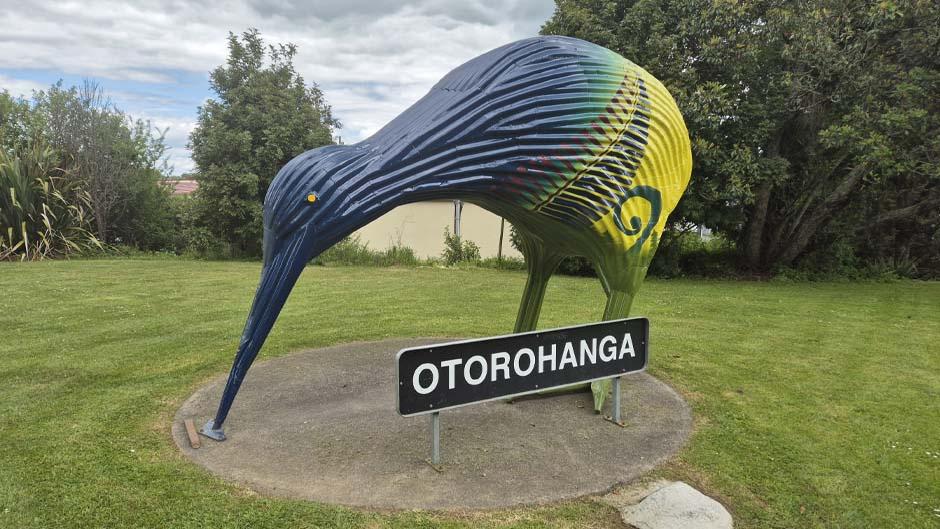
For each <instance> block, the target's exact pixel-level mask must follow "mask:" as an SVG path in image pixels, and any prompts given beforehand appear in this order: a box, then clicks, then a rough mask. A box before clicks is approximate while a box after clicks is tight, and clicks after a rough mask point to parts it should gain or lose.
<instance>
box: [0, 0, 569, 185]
mask: <svg viewBox="0 0 940 529" xmlns="http://www.w3.org/2000/svg"><path fill="white" fill-rule="evenodd" d="M0 7H2V9H0V28H3V29H2V31H0V90H2V89H6V90H8V91H9V92H11V93H13V94H19V95H26V96H28V95H29V94H30V93H31V91H32V90H35V89H42V88H45V87H47V86H48V85H50V84H51V83H54V82H55V81H57V80H58V79H63V80H64V82H65V83H66V85H72V84H80V83H81V81H82V79H84V78H92V79H95V80H97V81H98V82H99V83H100V84H101V85H102V86H103V87H104V88H105V90H106V91H107V92H108V93H109V94H110V96H111V99H112V100H113V101H114V102H115V104H116V105H117V106H118V107H119V108H121V109H123V110H125V111H127V112H128V113H130V114H131V115H132V116H133V117H135V118H136V117H141V118H145V119H150V120H151V121H152V122H153V123H154V124H155V125H157V126H158V127H160V128H161V129H162V128H164V127H169V132H168V133H167V140H168V141H167V143H168V144H169V145H170V147H171V150H170V163H171V164H172V165H173V166H174V168H175V172H176V173H177V174H181V173H184V172H186V171H188V170H190V169H192V161H191V160H190V158H189V153H188V151H187V150H186V147H185V145H186V141H187V136H188V134H189V132H190V131H191V130H192V128H193V126H194V124H195V120H196V107H197V106H199V105H200V104H201V103H202V102H203V101H204V100H205V99H206V98H209V97H212V96H213V94H212V93H211V92H210V91H209V86H208V72H209V70H211V69H212V68H214V67H216V66H217V65H219V64H220V63H221V62H223V61H224V60H225V57H226V36H227V34H228V32H229V31H233V32H236V33H240V32H242V31H244V30H245V29H247V28H248V27H256V28H258V29H259V30H260V31H261V34H262V36H263V37H264V38H265V40H266V41H268V42H272V43H273V42H293V43H295V44H297V45H298V46H299V52H298V56H297V58H296V60H295V62H296V66H297V68H298V70H299V71H300V73H301V74H302V75H303V76H304V78H305V79H306V80H307V81H308V82H310V81H315V82H317V83H318V84H319V85H320V87H321V89H323V91H324V93H325V94H326V98H327V101H328V102H329V103H330V105H332V107H333V111H334V115H335V116H336V117H338V118H339V119H340V121H342V123H343V127H342V129H341V130H340V131H339V135H340V136H341V137H342V139H343V141H344V142H345V143H354V142H356V141H359V140H361V139H363V138H365V137H367V136H369V135H370V134H371V133H373V132H375V131H376V130H378V129H379V128H380V127H381V126H382V125H383V124H385V123H386V122H387V121H389V120H390V119H392V118H393V117H395V116H396V115H397V114H398V113H399V112H401V111H402V110H404V109H405V108H407V107H408V105H410V104H411V103H413V102H414V101H416V100H417V99H418V98H420V97H421V96H422V95H424V94H425V93H426V92H427V90H428V89H429V88H430V87H431V85H432V84H434V82H436V81H437V80H438V79H439V78H440V77H441V76H443V75H444V74H445V73H447V72H448V71H449V70H451V69H452V68H454V67H456V66H458V65H459V64H461V63H462V62H464V61H466V60H467V59H470V58H472V57H474V56H476V55H478V54H480V53H482V52H484V51H487V50H489V49H492V48H495V47H497V46H500V45H502V44H505V43H507V42H511V41H513V40H517V39H520V38H525V37H529V36H532V35H535V34H537V33H538V30H539V27H540V26H541V24H542V23H543V22H544V21H545V20H546V19H547V18H548V17H549V16H550V15H551V13H552V11H553V9H554V3H553V2H552V0H508V1H503V0H418V1H414V2H395V1H390V0H341V1H335V0H334V1H330V0H233V1H217V0H207V1H188V2H183V1H165V2H159V1H139V0H121V1H113V2H112V1H97V0H87V1H67V0H65V1H63V0H31V1H28V2H24V1H22V0H0Z"/></svg>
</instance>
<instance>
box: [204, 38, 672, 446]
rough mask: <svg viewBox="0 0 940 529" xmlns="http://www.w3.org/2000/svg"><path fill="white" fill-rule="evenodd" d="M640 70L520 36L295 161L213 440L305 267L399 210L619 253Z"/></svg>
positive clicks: (566, 43) (269, 211)
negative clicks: (361, 134)
mask: <svg viewBox="0 0 940 529" xmlns="http://www.w3.org/2000/svg"><path fill="white" fill-rule="evenodd" d="M625 65H626V66H625ZM630 67H634V68H636V67H635V66H634V65H632V63H629V62H628V61H626V60H625V59H622V58H621V57H619V56H618V55H616V54H614V53H613V52H611V51H609V50H607V49H605V48H602V47H599V46H596V45H594V44H591V43H588V42H584V41H581V40H577V39H571V38H565V37H539V38H532V39H526V40H522V41H519V42H515V43H512V44H509V45H506V46H503V47H501V48H498V49H495V50H493V51H491V52H488V53H486V54H484V55H481V56H479V57H477V58H475V59H473V60H471V61H469V62H467V63H466V64H464V65H462V66H460V67H458V68H457V69H455V70H453V71H452V72H451V73H449V74H448V75H447V76H445V77H444V78H443V79H442V80H441V81H440V82H439V83H437V84H436V85H435V86H434V87H433V88H432V89H431V91H430V92H429V93H428V94H427V95H426V96H425V97H423V98H422V99H420V100H419V101H418V102H416V103H415V104H414V105H413V106H411V107H410V108H408V109H407V110H406V111H404V112H403V113H402V114H401V115H399V116H398V117H397V118H395V119H394V120H392V121H391V122H390V123H388V124H387V125H386V126H385V127H383V128H382V129H381V130H380V131H378V132H377V133H376V134H375V135H373V136H372V137H370V138H368V139H366V140H364V141H362V142H360V143H357V144H354V145H349V146H329V147H324V148H320V149H315V150H311V151H308V152H306V153H304V154H301V155H300V156H298V157H296V158H295V159H293V160H292V161H290V162H289V163H288V164H287V165H285V166H284V167H283V168H282V169H281V171H280V172H279V173H278V175H277V177H276V178H275V179H274V181H273V182H272V184H271V186H270V189H269V190H268V193H267V196H266V198H265V203H264V267H263V270H262V274H261V281H260V284H259V286H258V290H257V292H256V295H255V300H254V303H253V305H252V308H251V312H250V314H249V316H248V320H247V322H246V325H245V329H244V332H243V335H242V339H241V342H240V344H239V348H238V352H237V354H236V358H235V361H234V365H233V366H232V370H231V373H230V375H229V379H228V383H227V384H226V387H225V390H224V393H223V395H222V399H221V403H220V405H219V409H218V412H217V414H216V416H215V418H214V420H213V421H210V424H207V425H206V428H204V430H203V432H204V433H206V434H207V435H210V436H214V437H216V438H224V434H222V430H221V429H222V424H223V423H224V421H225V419H226V417H227V415H228V412H229V409H230V407H231V405H232V402H233V401H234V399H235V395H236V394H237V392H238V389H239V387H240V385H241V383H242V380H243V379H244V377H245V374H246V372H247V371H248V368H249V367H250V366H251V363H252V362H253V361H254V359H255V357H256V355H257V353H258V351H259V349H260V348H261V346H262V344H263V343H264V340H265V338H266V337H267V335H268V333H269V331H270V329H271V327H272V326H273V324H274V322H275V320H276V319H277V316H278V314H279V313H280V310H281V307H282V306H283V304H284V302H285V300H286V299H287V296H288V294H289V293H290V291H291V289H292V287H293V285H294V283H295V281H296V280H297V278H298V276H299V275H300V272H301V271H302V269H303V267H304V266H305V265H306V264H307V262H308V261H310V260H311V259H312V258H314V257H316V256H317V255H319V254H320V253H322V252H323V251H324V250H326V249H327V248H329V247H330V246H332V245H333V244H335V243H336V242H338V241H339V240H341V239H342V238H343V237H345V236H347V235H349V234H351V233H352V232H354V231H355V230H356V229H358V228H360V227H362V226H364V225H365V224H367V223H369V222H370V221H372V220H374V219H376V218H378V217H379V216H381V215H382V214H384V213H386V212H388V211H390V210H391V209H393V208H395V207H397V206H400V205H403V204H406V203H410V202H416V201H421V200H428V199H442V198H444V199H463V200H465V201H468V202H472V203H476V204H478V205H480V206H482V207H484V208H486V209H488V210H490V211H493V212H494V213H496V214H499V215H501V216H503V217H505V218H507V219H508V220H509V221H510V222H512V223H513V224H515V225H516V226H517V228H518V229H520V230H522V231H523V232H524V233H525V234H526V235H527V237H528V240H530V241H532V242H533V244H541V243H547V242H551V246H552V253H553V254H559V255H560V254H580V255H588V256H589V257H592V258H600V257H601V254H603V253H604V252H609V248H610V247H611V245H610V244H607V243H605V242H604V241H603V240H602V238H598V236H597V235H596V233H595V231H596V229H597V228H596V223H597V222H598V219H600V218H602V217H603V216H604V215H605V214H607V212H608V211H609V210H610V209H611V208H618V207H623V204H624V202H625V201H627V200H630V199H631V198H633V197H635V196H638V194H642V192H641V191H638V188H637V187H632V188H631V185H632V178H633V177H634V174H633V171H636V169H637V167H638V166H639V163H640V159H641V158H642V157H643V156H644V146H645V145H646V143H647V135H648V134H649V133H648V124H649V115H648V112H649V106H650V103H649V102H648V100H647V99H644V97H645V90H646V88H645V85H644V79H643V78H640V77H637V79H635V80H634V81H635V82H634V81H631V82H632V84H631V85H630V88H629V90H627V91H626V92H624V88H623V87H624V86H626V85H625V83H626V81H625V75H627V74H629V72H627V74H625V69H629V68H630ZM644 73H645V72H644ZM645 75H648V74H645ZM626 79H633V78H631V77H629V76H628V77H627V78H626ZM618 87H619V88H618ZM618 89H619V90H620V91H618ZM627 92H629V94H628V95H630V96H631V97H633V98H634V99H633V100H631V102H630V104H631V105H632V107H631V108H630V113H629V114H628V115H629V119H630V120H632V121H629V122H627V121H623V120H621V121H623V124H622V127H621V129H622V130H621V131H620V132H619V133H618V135H617V137H616V140H611V141H610V143H611V144H612V145H614V147H615V148H613V149H612V148H608V147H606V146H605V144H604V143H603V142H604V141H607V139H606V138H607V136H601V135H600V133H595V132H594V129H599V128H600V127H598V124H600V125H601V126H606V125H605V124H607V125H609V124H610V122H609V119H608V118H605V115H609V114H610V112H612V110H611V104H612V103H611V98H612V97H617V94H621V95H623V94H626V93H627ZM611 94H614V95H611ZM624 97H626V96H624ZM623 115H627V114H623ZM615 118H616V116H615ZM599 119H600V120H601V121H603V123H602V122H601V121H598V120H599ZM618 123H619V122H618ZM592 127H593V129H592ZM592 137H593V139H592ZM602 137H603V138H604V139H603V140H599V139H598V138H602ZM602 149H606V150H603V151H602ZM599 152H600V153H601V154H600V155H602V156H604V158H603V160H605V163H609V164H616V166H617V171H616V172H617V177H616V178H622V180H619V181H613V183H610V182H611V178H613V177H610V174H611V171H609V170H608V169H605V168H604V167H602V166H597V167H599V168H597V167H595V166H596V161H595V162H591V163H587V162H585V160H587V159H589V158H590V157H595V158H596V157H597V156H599V154H598V153H599ZM592 163H593V164H595V165H591V164H592ZM592 167H595V168H594V169H591V168H592ZM589 170H594V171H595V172H596V173H597V174H596V175H595V177H594V180H591V178H589V176H590V175H587V174H586V172H589ZM605 175H606V176H605ZM605 177H606V178H607V180H605V179H604V178H605ZM616 178H614V179H615V180H616ZM603 182H608V183H607V184H603ZM579 193H580V195H579ZM311 196H313V197H315V200H314V201H313V202H311V201H310V198H309V197H311ZM585 196H589V197H591V200H585V199H583V197H585ZM594 197H596V198H594ZM643 199H644V200H652V199H650V198H649V197H646V196H645V195H644V196H643ZM651 204H652V202H651ZM651 209H652V210H654V211H655V212H656V217H655V218H652V217H651V218H650V219H647V220H644V221H642V222H640V220H639V218H638V217H634V218H632V219H631V218H628V221H627V223H626V224H624V222H623V220H622V219H621V218H620V215H619V214H617V215H615V217H616V220H615V222H616V223H617V227H618V228H619V229H622V230H624V233H628V232H630V231H631V230H632V233H634V234H635V233H638V232H640V231H642V230H640V228H641V227H645V226H650V227H652V226H653V225H655V224H657V223H658V222H659V220H660V217H659V215H660V210H661V209H662V208H661V207H660V205H659V204H653V207H652V208H651ZM670 209H671V208H670ZM664 214H668V211H666V212H664ZM592 226H595V228H593V229H594V230H595V231H592ZM647 231H649V230H647ZM582 234H583V235H582ZM592 234H593V235H592ZM648 235H649V234H648V233H647V237H648ZM595 239H597V240H595ZM644 242H645V240H643V241H640V242H639V243H636V244H635V246H636V247H637V248H639V247H641V246H642V245H643V243H644ZM551 268H552V269H553V268H554V267H553V266H552V267H551ZM530 273H531V270H530ZM644 273H645V270H644ZM609 282H610V281H607V282H606V283H605V288H607V289H608V290H609V289H610V287H609V286H608V285H607V283H609ZM527 292H528V289H527ZM538 303H539V304H540V303H541V298H540V297H539V299H538ZM520 317H521V316H520ZM533 325H534V322H533Z"/></svg>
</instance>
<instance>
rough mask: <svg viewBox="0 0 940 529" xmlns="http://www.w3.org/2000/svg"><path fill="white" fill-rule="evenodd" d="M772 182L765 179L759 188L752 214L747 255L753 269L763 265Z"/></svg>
mask: <svg viewBox="0 0 940 529" xmlns="http://www.w3.org/2000/svg"><path fill="white" fill-rule="evenodd" d="M770 192H771V183H770V181H765V182H764V183H762V184H761V185H760V187H759V188H758V189H757V196H756V197H755V200H754V209H753V211H752V214H751V223H750V225H749V226H748V230H747V240H746V241H745V243H744V244H745V255H746V257H747V266H748V267H749V268H750V269H751V270H760V269H761V266H762V265H763V259H762V257H763V254H764V249H763V241H764V227H765V225H766V224H767V207H768V205H769V204H770Z"/></svg>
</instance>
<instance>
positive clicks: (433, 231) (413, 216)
mask: <svg viewBox="0 0 940 529" xmlns="http://www.w3.org/2000/svg"><path fill="white" fill-rule="evenodd" d="M460 224H461V236H462V237H463V238H464V239H468V240H471V241H473V242H475V243H477V245H478V246H479V247H480V255H481V256H482V257H496V255H497V252H498V250H499V225H500V218H499V216H497V215H494V214H492V213H490V212H489V211H486V210H485V209H483V208H481V207H478V206H475V205H473V204H468V203H466V202H464V203H463V211H462V212H461V222H460ZM444 228H448V229H449V230H450V232H451V233H454V202H453V201H452V200H435V201H431V202H416V203H414V204H407V205H405V206H401V207H398V208H395V209H393V210H392V211H390V212H388V213H386V214H385V215H384V216H382V217H380V218H378V219H376V220H375V221H373V222H372V223H371V224H369V225H367V226H365V227H364V228H362V229H360V230H359V231H357V232H356V234H357V235H359V238H360V240H361V241H362V242H365V243H368V244H369V247H370V248H374V249H377V250H382V249H385V248H388V247H389V246H392V245H394V244H398V243H401V244H402V245H403V246H407V247H409V248H411V249H413V250H414V251H415V253H416V254H417V255H418V256H419V257H440V255H441V252H442V251H443V250H444ZM503 230H504V233H503V255H504V256H511V257H519V258H521V257H522V255H521V254H520V253H519V252H518V251H516V249H515V248H513V247H512V244H510V242H509V223H508V222H507V223H506V224H505V227H504V228H503Z"/></svg>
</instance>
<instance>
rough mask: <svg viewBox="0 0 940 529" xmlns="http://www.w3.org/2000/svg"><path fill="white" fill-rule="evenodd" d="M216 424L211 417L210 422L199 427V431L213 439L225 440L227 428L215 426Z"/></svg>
mask: <svg viewBox="0 0 940 529" xmlns="http://www.w3.org/2000/svg"><path fill="white" fill-rule="evenodd" d="M213 426H215V421H213V420H212V419H209V422H207V423H206V425H205V426H203V427H202V428H200V429H199V433H200V434H202V435H204V436H206V437H208V438H209V439H212V440H213V441H224V440H225V430H224V429H222V428H213Z"/></svg>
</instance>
